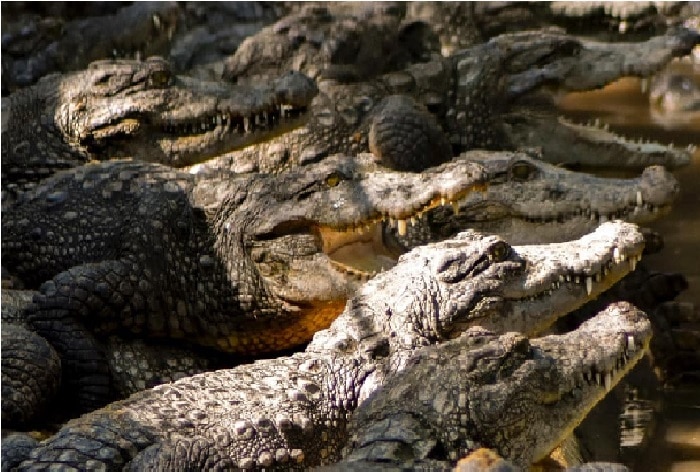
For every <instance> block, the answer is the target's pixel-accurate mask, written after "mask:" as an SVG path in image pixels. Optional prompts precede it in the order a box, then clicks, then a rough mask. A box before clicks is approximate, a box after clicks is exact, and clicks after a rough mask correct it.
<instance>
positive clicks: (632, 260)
mask: <svg viewBox="0 0 700 472" xmlns="http://www.w3.org/2000/svg"><path fill="white" fill-rule="evenodd" d="M629 264H630V272H634V269H636V268H637V258H636V257H635V256H632V257H630V259H629Z"/></svg>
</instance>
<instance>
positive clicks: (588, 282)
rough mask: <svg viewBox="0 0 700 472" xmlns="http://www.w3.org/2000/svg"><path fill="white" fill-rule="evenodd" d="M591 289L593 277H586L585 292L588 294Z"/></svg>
mask: <svg viewBox="0 0 700 472" xmlns="http://www.w3.org/2000/svg"><path fill="white" fill-rule="evenodd" d="M592 291H593V279H592V278H591V277H586V293H587V294H588V295H590V294H591V292H592Z"/></svg>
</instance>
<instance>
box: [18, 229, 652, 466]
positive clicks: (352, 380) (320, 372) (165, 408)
mask: <svg viewBox="0 0 700 472" xmlns="http://www.w3.org/2000/svg"><path fill="white" fill-rule="evenodd" d="M603 226H604V227H605V230H604V231H609V232H611V234H615V235H616V236H615V237H617V238H623V239H624V238H626V237H629V236H631V237H632V239H636V237H634V234H636V235H637V236H639V234H638V233H635V232H634V227H633V226H631V225H627V224H624V223H606V224H605V225H603ZM625 235H627V236H625ZM617 244H621V243H620V241H619V240H618V243H617ZM617 247H621V246H617ZM523 250H524V247H519V248H512V249H511V248H509V247H508V246H507V244H506V243H505V242H504V241H502V240H500V239H498V238H496V237H493V236H490V237H483V236H480V235H478V234H475V233H464V234H461V235H460V236H458V237H457V238H455V239H453V240H448V241H445V242H442V243H438V244H434V245H428V246H423V247H420V248H417V249H415V250H413V251H411V252H410V253H408V254H407V255H404V256H402V258H401V259H400V262H399V264H398V265H397V266H396V267H395V268H394V269H392V270H391V271H389V272H387V273H385V274H382V275H380V276H378V277H377V278H375V279H373V280H372V281H370V282H369V283H367V284H365V285H364V286H363V287H362V288H361V289H360V291H359V292H358V294H357V295H356V297H355V298H354V299H353V300H352V301H351V302H350V303H348V305H347V306H346V309H345V311H344V313H343V314H342V315H341V316H340V317H338V319H337V320H336V321H335V322H334V323H333V325H332V327H331V329H330V330H328V331H321V332H319V333H317V334H316V335H315V336H314V339H313V341H312V343H311V344H310V345H309V346H308V347H307V349H306V351H305V352H303V353H298V354H295V355H293V356H291V357H285V358H278V359H270V360H262V361H257V362H255V363H254V364H251V365H247V366H240V367H238V368H236V369H232V370H220V371H215V372H209V373H205V374H200V375H196V376H193V377H190V378H187V379H182V380H180V381H177V382H174V383H172V384H168V385H162V386H159V387H156V388H154V389H151V390H146V391H143V392H140V393H138V394H135V395H133V396H132V397H130V398H129V399H127V400H124V401H121V402H117V403H114V404H112V405H109V406H107V407H106V408H104V409H101V410H97V411H95V412H93V413H90V414H88V415H85V416H82V417H81V418H78V419H75V420H72V421H70V422H69V423H68V424H67V425H66V426H65V427H64V428H62V429H61V431H59V433H58V434H57V435H56V436H54V437H53V438H51V439H50V440H48V441H46V442H44V443H42V444H41V445H40V446H39V447H38V448H37V449H36V450H35V451H34V452H32V454H31V459H30V460H29V461H27V462H25V463H24V464H23V466H22V469H23V470H33V469H34V468H40V467H42V466H48V465H50V464H54V465H57V464H63V465H65V466H72V467H78V468H80V467H85V466H90V467H100V466H106V467H108V468H118V467H122V466H124V465H127V464H128V465H129V466H130V467H132V468H135V469H141V468H143V467H155V468H159V467H161V468H166V469H186V468H195V469H208V468H213V467H216V466H220V467H224V468H226V467H236V466H237V467H242V468H250V467H265V468H283V469H290V468H298V469H304V468H308V467H309V466H312V465H319V464H328V463H332V462H334V461H337V460H339V459H340V457H341V450H342V448H343V447H344V446H345V444H346V443H347V440H348V438H349V437H350V436H349V434H353V436H352V437H356V438H357V436H356V435H358V434H362V433H361V430H360V429H358V430H354V429H352V430H348V429H347V425H348V418H349V417H351V416H352V415H353V412H354V410H355V409H356V408H357V407H358V405H359V406H360V409H361V410H362V409H365V408H367V409H368V410H367V411H368V413H369V412H371V411H374V410H373V407H374V406H376V404H377V402H381V401H383V400H380V399H381V398H384V399H385V400H384V401H387V402H390V403H391V402H392V400H391V399H393V398H398V397H399V396H401V395H403V394H405V393H406V392H407V391H408V390H411V391H413V392H414V393H412V394H411V397H407V398H413V396H414V395H415V396H416V400H419V401H422V400H420V399H419V398H418V396H420V395H423V393H424V392H425V387H426V384H424V383H421V384H420V385H421V386H420V388H418V387H417V385H416V384H413V383H412V382H413V381H412V380H411V379H412V378H413V379H415V378H422V376H423V375H425V372H427V370H431V369H434V368H435V367H436V366H438V365H442V366H443V367H442V369H444V370H445V372H446V373H448V372H453V373H454V377H449V378H450V380H449V381H450V382H451V381H452V380H453V379H454V381H455V382H459V385H460V390H461V389H464V388H468V390H467V391H468V392H469V398H472V399H474V401H473V403H472V400H469V399H468V398H466V397H465V398H464V399H463V400H464V401H468V403H467V404H466V405H465V404H464V402H463V401H462V396H453V395H452V392H453V390H452V389H450V388H448V389H445V390H444V391H443V390H442V389H441V386H442V383H440V384H437V386H436V387H435V388H436V389H437V390H438V392H434V393H435V394H432V393H431V398H440V399H444V402H443V403H441V404H440V405H443V406H447V405H451V404H453V402H454V405H455V406H456V407H457V406H458V405H459V406H458V407H457V408H456V409H455V410H454V411H461V410H459V408H462V409H464V408H466V406H468V405H470V404H476V403H477V402H479V403H480V404H481V405H482V407H483V408H482V409H480V410H474V411H473V412H471V410H470V412H469V413H468V414H469V415H472V416H473V418H472V420H473V421H472V422H471V423H470V425H472V427H473V429H466V430H465V429H464V426H462V424H461V423H459V421H460V417H459V416H457V417H456V419H457V422H455V421H453V420H452V418H455V417H454V416H452V415H451V414H450V412H449V409H447V408H446V409H442V408H441V407H440V406H439V405H437V404H436V406H437V408H438V411H437V413H436V414H437V416H438V417H441V418H443V419H444V420H445V422H444V423H442V424H443V426H444V429H443V428H438V431H436V430H434V429H432V428H430V429H424V430H423V429H421V431H422V432H423V434H427V435H429V436H430V438H428V439H426V440H427V441H429V442H430V441H432V444H435V443H436V442H443V441H444V439H443V438H445V437H447V436H449V435H451V434H457V435H460V436H465V435H466V436H465V437H464V439H465V440H464V441H460V442H459V443H460V444H462V445H467V446H466V447H467V448H468V447H474V448H476V447H478V446H479V445H487V446H488V445H494V446H495V447H498V448H499V452H500V453H502V454H504V456H506V457H507V458H509V459H512V460H516V461H518V463H527V462H528V461H530V460H534V459H535V458H537V457H539V456H540V455H544V454H546V453H548V452H549V451H548V449H549V448H551V447H553V446H554V445H556V442H557V441H558V440H560V438H561V436H563V435H564V434H566V433H567V432H569V431H570V429H571V428H572V427H574V426H575V425H576V424H577V421H580V419H581V417H582V416H583V415H584V414H585V413H584V412H585V411H586V410H587V409H589V408H590V407H592V405H593V404H595V402H597V401H598V400H599V399H600V398H601V397H602V395H604V393H605V392H606V391H607V390H609V388H610V387H611V386H612V385H613V384H614V382H616V381H617V380H618V378H619V376H620V375H621V373H622V372H624V370H625V369H626V368H628V367H630V366H631V365H633V363H634V361H636V360H637V359H638V358H639V357H641V355H642V353H643V352H644V351H645V349H646V346H647V345H648V342H649V338H650V333H651V329H650V327H649V324H648V321H646V320H645V319H644V316H643V314H641V313H639V312H638V311H637V310H635V309H634V308H633V307H631V306H620V307H615V308H611V309H609V312H608V313H606V314H602V315H601V316H599V317H597V318H595V319H594V320H592V321H591V322H590V323H589V324H588V325H586V326H585V327H582V328H581V330H580V331H576V332H574V333H572V334H569V335H565V336H564V337H563V338H562V337H546V338H542V339H541V340H533V341H532V342H531V343H528V341H527V340H526V339H525V338H524V337H522V336H520V335H516V334H512V333H511V334H507V335H504V336H502V337H497V336H495V335H493V334H488V333H487V332H485V331H484V329H483V328H478V329H476V330H467V328H468V326H470V325H472V324H474V323H476V324H479V322H480V321H484V320H486V319H487V317H474V316H473V314H474V312H475V311H481V312H482V313H484V314H485V313H486V311H488V310H489V308H488V306H494V305H495V304H497V300H498V299H499V298H500V297H501V296H503V295H502V293H503V292H502V290H504V287H503V284H504V282H502V281H503V279H504V277H506V276H507V274H509V273H512V272H513V271H515V272H516V273H517V271H518V269H517V268H518V267H520V270H524V271H528V272H531V274H530V275H531V276H530V277H529V278H528V280H530V283H529V284H528V283H527V282H526V283H525V285H524V286H523V287H522V288H521V290H523V293H522V297H520V298H519V301H516V300H513V299H511V300H510V301H509V302H508V303H507V304H512V305H515V304H520V303H522V306H523V307H524V306H526V305H527V304H528V303H529V302H530V301H531V300H530V299H529V297H528V292H529V293H534V292H533V291H532V290H534V288H532V287H533V285H536V283H535V281H534V279H535V278H536V277H537V275H536V274H537V272H538V270H537V269H535V268H534V267H536V264H535V265H534V266H533V264H530V263H529V260H528V261H526V258H528V257H529V256H530V254H528V255H524V253H523ZM619 250H624V251H628V250H630V247H621V249H619ZM616 252H617V251H615V250H614V249H613V248H612V247H608V253H607V254H608V256H609V257H612V255H614V254H615V253H616ZM541 253H542V256H543V257H546V256H547V255H548V254H551V253H550V252H548V251H546V250H544V251H541ZM566 260H567V259H566V258H563V261H566ZM552 262H553V261H552ZM625 265H626V264H625ZM489 275H491V277H489ZM505 285H508V283H507V282H506V283H505ZM478 287H483V290H482V291H478ZM567 291H569V292H576V289H575V287H567ZM584 293H585V292H584ZM494 297H495V298H494ZM470 300H471V301H470ZM560 301H561V299H557V298H554V299H553V300H552V303H551V304H550V306H551V307H553V308H554V309H559V308H564V305H562V304H560ZM387 307H392V308H390V309H389V308H387ZM484 310H486V311H484ZM517 316H521V315H520V314H518V315H517ZM593 338H595V339H596V342H595V343H594V342H593V341H592V339H593ZM449 339H452V340H451V341H450V340H449ZM426 346H427V347H426ZM581 346H586V347H587V348H586V349H582V347H581ZM591 346H595V347H591ZM416 348H418V350H416ZM465 356H466V357H465ZM495 358H498V359H502V361H499V362H495V361H494V359H495ZM470 359H471V360H470ZM485 359H489V361H488V362H485ZM468 360H469V361H468ZM464 361H468V362H464ZM458 366H460V367H459V368H458ZM425 369H427V370H425ZM455 371H456V372H464V374H459V373H456V372H455ZM470 371H471V373H470ZM509 374H514V375H509ZM450 375H453V374H450ZM460 375H466V378H464V377H460ZM545 379H547V381H546V382H544V380H545ZM422 382H425V380H422ZM386 385H391V386H390V387H389V388H383V387H384V386H386ZM427 385H428V386H429V385H431V383H430V382H428V384H427ZM455 385H457V384H455ZM542 389H544V390H542ZM570 390H576V391H578V392H579V393H581V394H582V395H569V394H567V393H565V392H568V391H570ZM542 391H544V392H546V394H545V395H544V396H543V395H541V393H538V392H542ZM487 397H488V398H492V399H493V400H494V401H493V402H489V401H486V400H483V401H479V398H483V399H485V398H487ZM421 398H422V397H421ZM542 403H544V404H545V405H546V406H544V407H538V406H537V405H541V404H542ZM574 406H575V407H574ZM417 408H419V409H418V410H417V411H419V412H421V414H425V415H426V417H427V418H430V417H432V416H433V414H432V413H430V411H429V408H430V405H426V408H427V409H428V410H427V411H426V412H425V413H423V411H424V409H423V408H422V407H417ZM542 408H544V409H546V410H547V411H548V412H549V413H548V415H550V414H553V413H554V412H556V414H554V415H553V416H552V417H551V418H550V417H549V416H547V418H548V419H552V418H556V419H557V421H556V425H555V426H554V427H553V428H551V429H546V428H544V427H543V426H542V425H541V424H540V423H538V422H537V421H538V418H540V420H539V421H542V420H541V419H542V418H543V416H540V415H542V414H543V413H542ZM480 412H481V413H480ZM504 412H507V414H504ZM387 413H388V414H390V415H391V414H392V413H391V412H390V411H388V412H387ZM519 415H523V416H522V419H523V420H522V421H513V418H515V417H519ZM370 416H371V415H370ZM472 416H470V417H472ZM526 416H527V419H526ZM358 418H362V417H358ZM402 418H403V417H402ZM362 421H364V419H359V422H358V426H362V423H361V422H362ZM429 421H432V420H429ZM533 425H534V426H533ZM530 426H533V427H532V428H530ZM503 428H506V429H507V430H508V431H510V432H512V434H507V435H502V434H499V433H500V432H502V431H503V430H504V429H503ZM453 429H454V431H453ZM411 430H414V428H413V426H411ZM353 431H354V433H353ZM370 431H371V432H372V433H371V434H376V431H378V430H374V429H371V430H370ZM433 435H435V436H433ZM443 435H444V436H443ZM375 438H376V436H375ZM499 438H508V440H507V442H503V441H502V439H499ZM376 439H377V440H378V441H379V440H380V439H378V438H376ZM470 441H471V442H470ZM533 441H535V442H533ZM98 443H99V447H98V448H96V447H93V446H95V445H96V444H98ZM451 444H452V443H451V442H450V444H449V445H448V444H445V447H446V449H444V452H443V453H441V454H442V455H439V456H438V457H432V458H433V459H437V460H441V461H454V460H456V459H457V458H458V457H459V456H460V455H462V454H465V453H467V452H469V450H468V449H460V450H455V449H453V446H452V445H451ZM523 444H527V445H528V447H526V448H525V449H526V450H523V447H522V445H523ZM532 444H535V445H537V447H535V448H533V447H530V446H531V445H532ZM470 445H471V446H470ZM416 449H421V450H422V451H423V452H424V453H426V454H427V453H428V451H429V450H430V449H429V448H428V449H422V448H416ZM438 449H439V448H438ZM438 449H435V451H437V450H438ZM98 450H99V451H100V452H99V457H98V456H97V455H96V452H97V451H98ZM425 457H426V456H425V455H424V456H422V457H420V456H419V457H415V459H416V460H420V459H422V458H425ZM405 459H406V458H404V459H399V460H405Z"/></svg>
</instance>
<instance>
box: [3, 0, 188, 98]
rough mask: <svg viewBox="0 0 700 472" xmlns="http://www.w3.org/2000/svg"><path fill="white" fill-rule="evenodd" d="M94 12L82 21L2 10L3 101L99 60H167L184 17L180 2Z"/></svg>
mask: <svg viewBox="0 0 700 472" xmlns="http://www.w3.org/2000/svg"><path fill="white" fill-rule="evenodd" d="M17 10H19V11H17ZM66 10H71V11H70V13H74V12H75V11H76V10H77V9H76V8H75V7H71V9H66ZM92 10H93V11H90V9H86V11H85V13H86V14H88V15H90V16H87V17H84V18H61V17H60V16H57V15H46V14H45V13H46V12H45V13H44V14H43V15H36V14H22V13H23V12H22V9H21V8H19V9H14V8H12V6H9V5H4V6H3V7H2V21H3V38H2V39H3V40H2V94H3V96H5V95H7V94H8V93H10V92H12V91H14V90H16V89H17V88H19V87H24V86H28V85H32V84H34V83H35V82H36V81H38V80H39V79H40V78H41V77H44V76H46V75H49V74H51V73H53V72H70V71H74V70H80V69H83V68H85V67H86V66H87V65H88V64H89V63H90V62H92V61H95V60H100V59H111V58H115V57H120V58H126V57H136V58H138V57H139V56H140V57H141V58H145V57H148V56H152V55H164V54H166V53H167V52H168V49H169V47H170V41H171V39H172V37H173V34H174V33H175V31H176V28H177V26H178V19H179V15H180V11H179V8H178V5H177V3H176V2H136V3H134V4H133V5H128V6H124V7H123V8H119V9H116V11H114V9H109V8H105V7H102V8H101V10H102V11H101V12H100V11H97V10H100V8H94V9H92ZM109 10H113V11H109ZM64 13H69V12H68V11H66V12H64ZM95 13H97V14H95ZM100 13H101V14H100Z"/></svg>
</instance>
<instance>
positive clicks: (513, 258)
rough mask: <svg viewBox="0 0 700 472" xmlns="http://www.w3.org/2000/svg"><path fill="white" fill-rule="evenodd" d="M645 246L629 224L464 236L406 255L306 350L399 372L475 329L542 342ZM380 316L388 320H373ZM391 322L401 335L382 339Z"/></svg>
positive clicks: (625, 269) (367, 287)
mask: <svg viewBox="0 0 700 472" xmlns="http://www.w3.org/2000/svg"><path fill="white" fill-rule="evenodd" d="M643 247H644V239H643V236H642V234H641V232H640V231H639V230H638V229H637V227H636V226H635V225H633V224H631V223H626V222H622V221H610V222H607V223H604V224H602V225H600V227H599V228H598V229H596V230H595V231H594V232H592V233H589V234H587V235H585V236H583V237H581V238H579V239H577V240H574V241H569V242H566V243H551V244H543V245H528V246H510V245H509V244H508V243H507V242H506V241H505V240H504V239H503V238H501V237H499V236H488V235H482V234H480V233H476V232H473V231H468V232H463V233H460V234H458V235H457V236H455V237H454V238H451V239H447V240H445V241H440V242H437V243H432V244H428V245H426V246H420V247H417V248H415V249H413V250H411V251H410V252H408V253H406V254H404V255H402V256H401V257H400V258H399V263H398V264H397V265H396V266H395V267H394V268H393V269H392V270H391V272H390V273H387V274H380V275H378V276H377V277H376V278H375V279H373V280H372V281H371V282H369V283H367V284H365V285H364V286H363V287H362V288H361V289H360V291H359V292H358V295H357V297H361V298H362V299H363V302H362V304H361V305H358V306H353V308H354V309H353V310H346V312H345V313H344V314H343V315H342V316H343V317H344V319H343V320H340V319H339V320H338V321H336V323H334V324H333V326H331V327H330V328H329V329H328V330H325V331H324V332H322V333H317V334H316V336H315V337H314V340H313V341H312V343H311V345H310V346H309V347H308V348H307V350H309V349H312V350H323V349H329V346H333V347H334V349H335V350H337V351H338V352H343V351H348V350H359V351H361V352H366V353H368V354H367V355H368V356H369V358H370V359H373V358H376V356H377V355H381V356H382V357H383V356H386V355H387V352H388V353H389V354H388V355H391V356H398V357H395V358H393V359H392V361H391V362H390V364H391V365H392V368H400V367H401V366H403V365H405V360H406V358H405V353H407V352H411V350H412V349H414V348H416V347H419V346H425V345H429V344H436V343H439V342H442V341H444V340H446V339H450V338H455V337H458V336H459V335H460V334H461V333H463V332H464V331H466V330H467V329H469V328H472V327H474V326H481V327H483V328H486V329H488V330H491V331H494V332H498V333H504V332H507V331H520V332H522V333H523V334H525V335H528V336H533V335H538V334H539V333H542V332H543V331H545V330H546V329H548V328H549V327H550V326H551V325H552V323H554V322H555V321H556V320H557V319H558V318H559V317H562V316H564V315H565V314H567V313H569V312H570V311H572V310H575V309H577V308H579V307H580V306H581V305H583V304H584V303H586V302H588V301H589V300H592V299H594V298H596V297H598V295H600V294H601V293H602V292H604V291H605V290H607V289H608V288H609V287H610V286H611V285H612V284H614V283H615V282H617V281H618V280H620V279H621V278H622V277H623V276H625V275H626V274H627V273H629V272H630V271H631V270H634V268H635V267H636V264H637V262H638V261H639V259H640V258H641V256H642V250H643ZM406 287H421V288H420V290H421V291H424V292H425V296H421V297H419V298H420V299H419V300H416V297H412V296H407V295H406V294H407V288H406ZM433 294H435V295H433ZM437 294H439V295H437ZM436 300H438V301H437V302H436ZM377 313H381V314H382V316H379V315H378V314H377ZM378 317H379V319H382V320H383V321H382V322H381V323H377V322H376V321H373V320H376V319H377V318H378ZM385 324H389V325H390V326H391V332H396V333H401V336H386V335H385V334H383V333H385V332H386V331H387V329H389V328H387V327H386V326H385ZM362 345H364V346H365V347H362ZM358 346H360V347H358ZM378 353H381V354H378ZM376 375H379V376H381V375H384V374H382V373H377V374H376ZM370 384H371V382H370Z"/></svg>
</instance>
